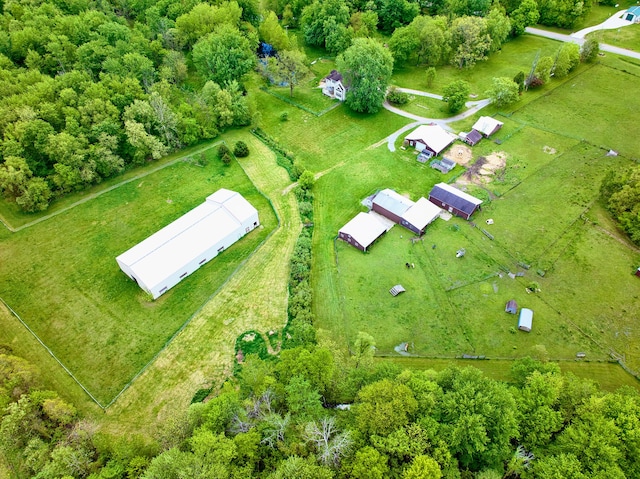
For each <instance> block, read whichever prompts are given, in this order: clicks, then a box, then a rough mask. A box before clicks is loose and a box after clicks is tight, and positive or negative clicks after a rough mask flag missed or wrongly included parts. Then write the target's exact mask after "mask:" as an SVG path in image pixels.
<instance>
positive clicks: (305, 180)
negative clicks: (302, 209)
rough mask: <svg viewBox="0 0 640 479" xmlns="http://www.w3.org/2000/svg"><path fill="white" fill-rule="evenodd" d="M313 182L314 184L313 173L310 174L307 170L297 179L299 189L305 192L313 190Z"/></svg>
mask: <svg viewBox="0 0 640 479" xmlns="http://www.w3.org/2000/svg"><path fill="white" fill-rule="evenodd" d="M315 182H316V178H315V176H313V173H311V172H310V171H309V170H306V171H305V172H304V173H302V174H301V175H300V178H298V184H299V185H300V188H302V189H303V190H306V191H308V190H310V189H311V188H313V185H314V183H315Z"/></svg>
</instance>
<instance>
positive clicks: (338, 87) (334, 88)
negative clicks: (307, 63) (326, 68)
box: [322, 70, 347, 101]
mask: <svg viewBox="0 0 640 479" xmlns="http://www.w3.org/2000/svg"><path fill="white" fill-rule="evenodd" d="M322 93H324V94H325V95H327V96H328V97H330V98H336V99H338V100H340V101H344V100H345V99H346V98H347V87H346V86H345V84H344V83H343V82H342V75H341V74H340V72H338V71H337V70H331V73H329V75H327V76H326V77H325V78H324V83H323V84H322Z"/></svg>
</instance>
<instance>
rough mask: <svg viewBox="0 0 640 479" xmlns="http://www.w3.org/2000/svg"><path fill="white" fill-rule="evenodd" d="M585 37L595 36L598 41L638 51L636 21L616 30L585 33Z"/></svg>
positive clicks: (639, 32) (638, 28) (638, 26)
mask: <svg viewBox="0 0 640 479" xmlns="http://www.w3.org/2000/svg"><path fill="white" fill-rule="evenodd" d="M587 38H595V39H596V40H598V42H600V43H607V44H609V45H614V46H616V47H620V48H627V49H629V50H635V51H640V25H638V24H637V23H636V24H634V25H629V26H627V27H624V28H618V29H617V30H600V31H597V32H593V33H590V34H589V35H587Z"/></svg>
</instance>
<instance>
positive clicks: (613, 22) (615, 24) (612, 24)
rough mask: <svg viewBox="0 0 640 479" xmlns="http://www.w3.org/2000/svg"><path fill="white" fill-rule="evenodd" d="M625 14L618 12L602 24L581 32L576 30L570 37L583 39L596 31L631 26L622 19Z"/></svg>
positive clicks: (631, 23) (623, 11)
mask: <svg viewBox="0 0 640 479" xmlns="http://www.w3.org/2000/svg"><path fill="white" fill-rule="evenodd" d="M625 12H626V10H620V11H619V12H617V13H614V14H613V15H611V16H610V17H609V18H607V19H606V20H605V21H604V22H602V23H599V24H598V25H593V26H592V27H587V28H583V29H582V30H578V31H577V32H575V33H572V34H571V36H572V37H574V38H584V37H585V36H587V34H589V33H591V32H595V31H598V30H615V29H616V28H621V27H627V26H629V25H633V22H631V21H629V20H625V19H623V18H622V16H623V15H624V13H625Z"/></svg>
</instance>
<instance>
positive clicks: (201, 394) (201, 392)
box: [191, 387, 213, 404]
mask: <svg viewBox="0 0 640 479" xmlns="http://www.w3.org/2000/svg"><path fill="white" fill-rule="evenodd" d="M212 390H213V387H210V388H207V389H198V390H197V391H196V393H195V394H194V395H193V397H192V398H191V404H194V403H197V402H202V401H204V400H205V399H206V398H207V396H208V395H209V394H211V391H212Z"/></svg>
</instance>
